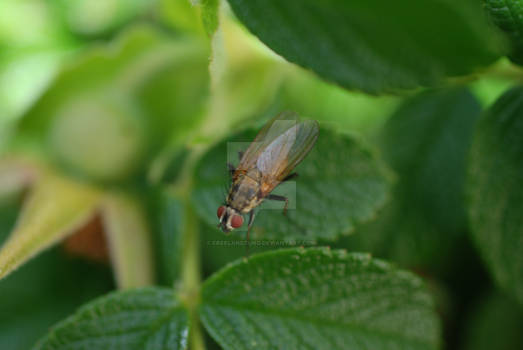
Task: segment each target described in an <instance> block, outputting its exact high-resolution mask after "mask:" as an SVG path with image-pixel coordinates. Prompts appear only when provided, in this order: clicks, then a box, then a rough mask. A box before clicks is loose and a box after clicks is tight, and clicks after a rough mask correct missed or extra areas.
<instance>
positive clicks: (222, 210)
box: [217, 205, 225, 218]
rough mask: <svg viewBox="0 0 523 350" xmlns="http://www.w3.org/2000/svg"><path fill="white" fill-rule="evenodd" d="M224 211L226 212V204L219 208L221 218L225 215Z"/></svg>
mask: <svg viewBox="0 0 523 350" xmlns="http://www.w3.org/2000/svg"><path fill="white" fill-rule="evenodd" d="M223 213H225V206H223V205H222V206H221V207H219V208H218V213H217V214H218V218H221V217H222V216H223Z"/></svg>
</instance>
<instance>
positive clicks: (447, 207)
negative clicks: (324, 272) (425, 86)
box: [346, 89, 481, 269]
mask: <svg viewBox="0 0 523 350" xmlns="http://www.w3.org/2000/svg"><path fill="white" fill-rule="evenodd" d="M480 111H481V110H480V106H479V104H478V102H477V101H476V100H475V98H474V97H473V96H472V95H471V94H470V93H469V92H468V91H467V90H464V89H453V90H442V91H434V92H428V93H424V94H421V95H418V96H416V97H414V98H412V99H410V100H408V101H407V102H406V103H405V104H404V105H403V106H401V107H400V108H399V109H398V111H397V112H396V113H395V114H394V115H393V116H392V117H391V118H390V119H389V120H388V121H387V122H386V124H385V126H384V128H383V131H382V135H381V148H382V152H383V155H384V158H385V160H386V161H387V162H388V163H389V165H390V166H391V167H392V169H393V170H395V171H396V173H397V175H398V183H397V184H396V187H395V190H394V197H393V200H392V201H391V202H390V203H389V204H388V205H387V206H386V207H385V208H384V210H383V212H382V213H380V214H379V215H378V217H377V220H375V221H373V222H370V223H368V224H366V225H363V226H362V227H360V228H359V229H358V231H357V234H356V235H353V236H351V237H349V238H348V239H347V244H346V247H348V248H350V249H351V250H354V249H356V250H367V251H371V252H372V253H374V254H376V255H378V256H381V257H386V258H388V259H392V260H394V261H397V262H400V263H401V264H404V265H409V266H413V265H418V264H419V265H422V267H427V265H429V266H430V267H432V268H435V269H441V268H443V267H445V266H448V263H449V259H448V258H449V256H450V255H451V253H452V249H454V247H456V246H457V245H456V240H457V239H458V238H459V237H460V236H461V235H462V234H463V232H464V230H465V229H466V215H465V208H464V203H463V198H462V197H463V193H464V189H463V187H464V185H463V183H464V177H465V170H466V169H465V167H466V165H465V164H466V159H467V154H468V149H469V146H470V142H471V138H472V133H473V129H474V126H475V123H476V120H477V118H478V116H479V114H480ZM417 267H419V266H417Z"/></svg>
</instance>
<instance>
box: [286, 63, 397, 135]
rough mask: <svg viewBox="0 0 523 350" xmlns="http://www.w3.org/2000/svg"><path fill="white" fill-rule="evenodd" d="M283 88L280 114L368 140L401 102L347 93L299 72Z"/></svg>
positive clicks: (288, 78) (389, 97)
mask: <svg viewBox="0 0 523 350" xmlns="http://www.w3.org/2000/svg"><path fill="white" fill-rule="evenodd" d="M282 85H283V86H282V89H281V91H280V94H279V95H278V98H279V99H278V100H277V107H278V109H279V110H292V111H296V112H297V113H298V114H300V115H310V116H314V118H315V119H317V120H318V121H320V122H324V123H333V125H335V126H336V127H337V128H339V129H342V130H350V131H351V132H357V133H359V134H362V135H365V136H374V133H376V132H377V130H378V129H379V127H380V126H381V125H382V124H383V122H384V121H385V119H386V118H387V117H388V116H390V115H391V114H392V113H393V112H394V110H395V109H396V108H397V106H398V104H399V103H400V102H401V99H400V97H398V96H371V95H367V94H364V93H361V92H356V91H347V90H345V89H343V88H341V87H340V86H338V85H334V84H329V83H327V82H325V81H323V80H320V79H318V78H317V76H315V75H314V74H311V73H310V72H308V71H305V70H303V69H300V68H298V69H294V70H292V71H291V74H289V75H288V76H286V79H285V80H284V81H283V84H282Z"/></svg>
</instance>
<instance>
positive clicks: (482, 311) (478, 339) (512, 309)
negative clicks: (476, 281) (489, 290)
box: [463, 294, 523, 350]
mask: <svg viewBox="0 0 523 350" xmlns="http://www.w3.org/2000/svg"><path fill="white" fill-rule="evenodd" d="M467 321H468V322H467V332H466V336H465V344H464V346H463V349H465V350H490V349H496V350H515V349H523V333H521V330H522V329H523V310H522V309H521V308H518V305H517V304H515V303H513V302H512V301H511V300H510V299H508V298H506V297H505V296H503V295H501V294H491V295H488V296H487V297H485V298H483V299H482V300H481V303H480V304H479V305H478V307H477V308H476V309H475V310H474V312H473V313H472V315H471V317H470V318H469V319H468V320H467Z"/></svg>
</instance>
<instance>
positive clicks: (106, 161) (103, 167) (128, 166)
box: [48, 94, 147, 181]
mask: <svg viewBox="0 0 523 350" xmlns="http://www.w3.org/2000/svg"><path fill="white" fill-rule="evenodd" d="M144 118H145V117H144V116H143V115H142V114H141V113H140V112H139V111H138V110H137V106H136V105H135V104H134V103H133V102H132V101H130V100H127V99H125V98H122V97H121V96H118V95H112V94H107V95H106V96H97V95H91V96H89V95H87V96H80V97H78V98H76V99H71V100H70V101H69V102H67V103H64V105H63V107H62V108H61V109H60V111H58V112H57V114H56V116H55V120H54V122H53V123H52V125H51V130H50V132H49V135H48V142H49V146H50V149H51V151H52V152H53V154H54V156H55V157H56V158H57V161H58V162H59V163H61V164H62V165H64V167H65V168H68V169H72V171H73V172H75V173H79V175H87V176H88V177H89V179H93V180H99V181H117V180H120V179H124V178H126V177H128V176H129V175H132V174H133V173H135V172H136V171H137V168H138V166H139V165H140V164H141V161H142V159H143V157H144V154H145V152H146V148H147V135H146V125H145V122H144Z"/></svg>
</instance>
